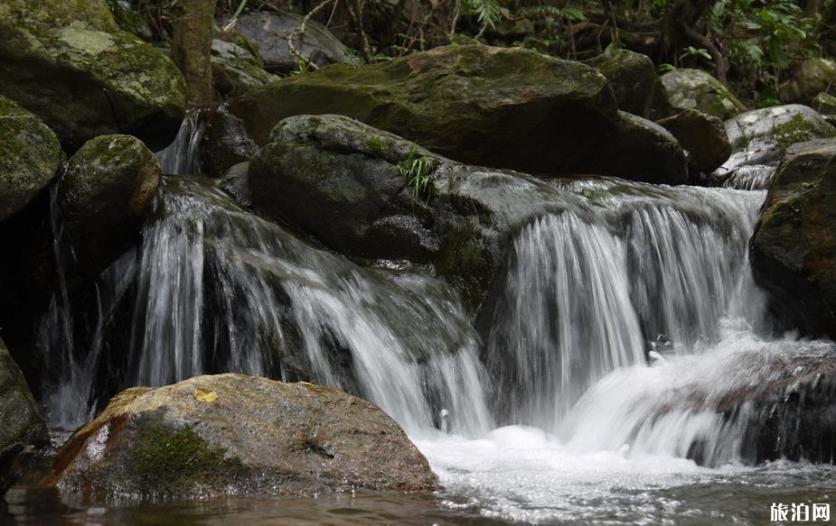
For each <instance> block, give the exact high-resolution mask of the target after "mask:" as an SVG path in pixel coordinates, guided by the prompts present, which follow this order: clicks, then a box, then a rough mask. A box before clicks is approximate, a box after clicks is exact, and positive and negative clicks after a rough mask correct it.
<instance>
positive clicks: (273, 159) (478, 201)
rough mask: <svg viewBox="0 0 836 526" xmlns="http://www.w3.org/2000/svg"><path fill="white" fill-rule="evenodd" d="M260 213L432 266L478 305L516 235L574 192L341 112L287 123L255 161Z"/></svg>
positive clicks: (336, 240)
mask: <svg viewBox="0 0 836 526" xmlns="http://www.w3.org/2000/svg"><path fill="white" fill-rule="evenodd" d="M249 185H250V190H251V192H250V194H251V196H250V197H251V199H252V202H253V205H254V207H255V209H256V210H257V211H258V212H260V213H261V214H263V215H265V216H267V217H269V218H272V219H276V220H281V221H285V222H288V223H290V224H292V225H295V226H297V227H299V228H301V229H302V230H304V231H305V232H307V233H309V234H312V235H314V236H315V237H317V238H318V239H320V240H321V241H322V242H324V243H325V244H326V245H328V246H330V247H331V248H333V249H335V250H338V251H340V252H343V253H345V254H349V255H352V256H358V257H365V258H381V259H387V260H410V261H412V262H415V263H420V264H426V263H430V264H432V265H434V266H435V269H436V271H437V272H438V273H439V274H441V275H442V276H444V277H446V278H447V279H448V280H449V281H450V282H451V283H452V284H453V285H454V286H456V288H457V289H458V290H459V291H460V293H461V294H462V296H463V298H464V300H465V302H466V305H467V306H468V307H470V308H471V309H472V310H471V311H473V309H478V306H479V305H480V304H481V302H482V301H483V300H484V298H485V296H486V294H487V291H488V289H489V288H490V287H491V286H492V284H493V281H494V279H495V277H496V275H497V272H498V270H499V268H500V267H501V266H502V265H503V264H504V263H505V245H506V243H507V242H508V241H509V239H510V238H511V237H512V233H513V232H515V231H516V230H517V229H518V228H519V227H521V226H522V225H524V224H526V223H527V222H528V221H530V220H531V219H532V218H533V217H536V216H537V215H538V214H541V213H544V212H545V211H555V212H557V211H559V210H560V209H562V208H561V207H562V206H564V205H565V204H566V203H567V199H569V196H563V195H562V194H561V193H559V192H558V191H557V190H556V187H555V186H553V185H551V184H549V183H547V182H545V181H542V180H539V179H536V178H533V177H530V176H527V175H524V174H521V173H515V172H510V171H502V170H494V169H487V168H478V167H474V166H468V165H463V164H459V163H456V162H453V161H450V160H449V159H446V158H444V157H441V156H439V155H437V154H434V153H431V152H429V151H428V150H425V149H423V148H421V147H420V146H418V145H416V144H415V143H412V142H410V141H407V140H405V139H402V138H400V137H398V136H395V135H393V134H390V133H387V132H384V131H380V130H377V129H375V128H372V127H370V126H368V125H366V124H363V123H361V122H359V121H356V120H353V119H350V118H347V117H344V116H339V115H318V116H307V115H302V116H296V117H290V118H287V119H285V120H283V121H282V122H281V123H279V125H277V126H276V128H275V129H274V130H273V138H272V140H271V141H270V143H269V144H267V145H266V146H264V147H263V148H262V149H261V150H260V151H259V152H258V154H257V155H256V156H255V157H254V158H253V160H252V162H251V165H250V167H249Z"/></svg>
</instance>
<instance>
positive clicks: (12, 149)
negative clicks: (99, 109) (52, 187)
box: [0, 96, 64, 221]
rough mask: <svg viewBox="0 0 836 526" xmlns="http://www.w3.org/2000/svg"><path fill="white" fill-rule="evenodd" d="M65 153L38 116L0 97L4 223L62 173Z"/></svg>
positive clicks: (0, 208) (0, 182) (0, 203)
mask: <svg viewBox="0 0 836 526" xmlns="http://www.w3.org/2000/svg"><path fill="white" fill-rule="evenodd" d="M63 162H64V152H63V151H62V150H61V144H60V143H59V142H58V137H56V136H55V133H53V132H52V130H50V129H49V128H47V126H46V125H45V124H44V123H43V122H41V120H40V119H38V118H37V117H36V116H34V115H32V114H31V113H29V112H28V111H26V110H24V109H23V108H21V107H20V106H18V105H17V104H15V103H14V102H12V101H10V100H9V99H6V98H4V97H2V96H0V221H3V220H4V219H7V218H8V217H9V216H11V215H13V214H16V213H17V212H19V211H21V210H22V209H23V208H24V207H25V206H26V205H28V204H29V203H30V202H31V201H32V199H33V198H34V197H35V196H36V195H37V194H38V193H39V192H40V191H41V190H43V189H44V188H45V187H46V185H47V184H48V183H49V182H50V181H51V180H52V178H53V177H55V175H56V174H57V173H58V168H59V167H60V166H61V164H62V163H63Z"/></svg>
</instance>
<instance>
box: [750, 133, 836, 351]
mask: <svg viewBox="0 0 836 526" xmlns="http://www.w3.org/2000/svg"><path fill="white" fill-rule="evenodd" d="M835 233H836V139H829V140H819V141H811V142H807V143H801V144H796V145H794V146H791V147H790V148H789V149H788V150H787V154H786V156H785V157H784V160H783V161H782V162H781V165H780V166H779V168H778V170H777V172H776V174H775V177H774V180H773V181H772V184H771V185H770V187H769V194H768V195H767V197H766V202H765V203H764V205H763V208H762V209H761V215H760V221H759V223H758V225H757V228H756V229H755V234H754V236H753V237H752V245H751V252H750V257H751V260H752V272H753V274H754V277H755V280H756V281H757V282H758V283H759V284H760V285H761V286H762V287H764V288H765V289H766V290H768V291H769V292H770V293H771V295H772V301H771V307H772V309H773V310H774V311H776V312H777V314H778V316H779V318H781V319H783V320H785V321H786V322H787V324H788V325H789V326H790V327H798V328H800V329H801V330H802V332H803V333H804V334H808V335H812V336H819V335H827V336H829V337H831V338H836V234H835Z"/></svg>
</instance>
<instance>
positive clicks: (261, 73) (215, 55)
mask: <svg viewBox="0 0 836 526" xmlns="http://www.w3.org/2000/svg"><path fill="white" fill-rule="evenodd" d="M212 76H213V78H214V81H215V89H217V90H218V91H219V92H220V93H221V95H223V96H224V97H237V96H239V95H243V94H244V93H246V92H248V91H250V90H252V89H254V88H258V87H261V86H263V85H265V84H267V83H269V82H272V81H274V80H276V79H278V77H276V76H275V75H273V74H271V73H268V72H267V71H265V70H264V68H263V67H262V65H261V60H260V58H259V57H257V56H255V55H253V53H252V51H251V50H249V49H248V48H246V47H243V46H240V45H238V44H236V43H235V42H227V41H225V40H220V39H215V40H213V41H212Z"/></svg>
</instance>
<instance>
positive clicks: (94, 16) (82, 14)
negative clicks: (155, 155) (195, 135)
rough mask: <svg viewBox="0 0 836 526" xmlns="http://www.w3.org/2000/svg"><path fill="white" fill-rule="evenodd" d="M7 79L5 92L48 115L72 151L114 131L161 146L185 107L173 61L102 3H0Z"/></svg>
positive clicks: (0, 47)
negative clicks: (124, 26)
mask: <svg viewBox="0 0 836 526" xmlns="http://www.w3.org/2000/svg"><path fill="white" fill-rule="evenodd" d="M0 78H2V79H3V82H2V83H0V94H2V95H5V96H7V97H9V98H10V99H13V100H15V101H17V102H18V103H20V104H21V105H22V106H24V107H26V108H27V109H29V110H30V111H32V112H33V113H35V114H36V115H38V116H39V117H40V118H42V119H43V120H44V122H46V124H47V125H49V127H50V128H52V129H53V130H55V132H56V133H57V134H58V137H59V138H60V139H61V143H62V144H63V145H64V147H65V148H66V149H67V150H68V151H74V150H76V149H77V148H79V147H80V146H81V145H82V144H83V143H84V142H85V141H86V140H88V139H91V138H93V137H95V136H97V135H102V134H107V133H130V134H133V135H136V136H138V137H140V138H141V139H143V140H145V141H146V142H148V143H149V144H152V145H154V146H160V147H162V146H164V145H166V144H168V143H169V142H171V139H173V138H174V135H175V134H176V132H177V128H178V126H179V124H180V121H181V120H182V118H183V114H184V108H185V104H186V94H185V81H184V80H183V76H182V75H181V74H180V71H179V70H178V69H177V67H176V66H175V65H174V63H173V62H172V61H171V60H170V59H169V58H168V57H166V56H165V55H164V54H163V53H162V52H160V51H158V50H156V49H154V48H153V47H151V46H150V45H149V44H147V43H145V42H143V41H141V40H140V39H138V38H137V37H135V36H133V35H131V34H129V33H125V32H123V31H121V30H119V29H118V27H117V25H116V22H115V21H114V20H113V17H112V15H111V14H110V11H109V10H108V9H107V6H106V5H105V3H104V2H103V0H84V1H81V0H68V1H56V0H47V1H35V0H19V1H16V2H4V3H2V4H0Z"/></svg>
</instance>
